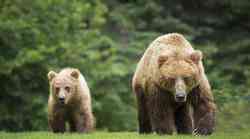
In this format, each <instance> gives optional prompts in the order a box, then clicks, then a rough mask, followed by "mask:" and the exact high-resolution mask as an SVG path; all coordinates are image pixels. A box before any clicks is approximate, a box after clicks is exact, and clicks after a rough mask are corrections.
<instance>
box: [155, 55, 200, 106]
mask: <svg viewBox="0 0 250 139" xmlns="http://www.w3.org/2000/svg"><path fill="white" fill-rule="evenodd" d="M201 59H202V53H201V51H194V52H193V53H191V54H190V55H188V56H186V57H181V58H179V57H177V56H166V55H161V56H159V58H158V66H159V71H160V76H161V78H160V86H161V87H162V88H164V89H165V90H167V91H169V92H171V93H172V94H173V95H174V98H175V101H176V102H185V101H186V99H187V95H188V93H189V92H190V91H191V90H192V89H193V88H194V87H196V86H197V85H198V83H199V78H200V69H199V68H198V64H199V63H200V61H201Z"/></svg>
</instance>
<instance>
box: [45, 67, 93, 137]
mask: <svg viewBox="0 0 250 139" xmlns="http://www.w3.org/2000/svg"><path fill="white" fill-rule="evenodd" d="M48 79H49V83H50V95H49V100H48V123H49V127H50V129H51V130H52V131H53V132H65V130H66V128H65V124H66V122H68V123H69V128H70V132H79V133H82V132H90V131H92V130H93V129H94V116H93V114H92V107H91V96H90V91H89V88H88V86H87V83H86V81H85V79H84V77H83V75H82V74H81V73H80V71H79V70H78V69H73V68H65V69H63V70H61V71H60V72H59V73H56V72H54V71H50V72H49V73H48Z"/></svg>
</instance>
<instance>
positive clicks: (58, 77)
mask: <svg viewBox="0 0 250 139" xmlns="http://www.w3.org/2000/svg"><path fill="white" fill-rule="evenodd" d="M79 76H80V71H79V70H78V69H64V70H62V71H61V72H59V73H56V72H54V71H50V72H49V73H48V79H49V82H50V93H52V94H51V95H52V96H53V98H54V99H55V101H56V102H58V103H60V104H65V105H66V104H70V103H71V101H72V100H74V99H73V98H74V97H77V94H76V93H77V87H78V84H79V80H78V78H79Z"/></svg>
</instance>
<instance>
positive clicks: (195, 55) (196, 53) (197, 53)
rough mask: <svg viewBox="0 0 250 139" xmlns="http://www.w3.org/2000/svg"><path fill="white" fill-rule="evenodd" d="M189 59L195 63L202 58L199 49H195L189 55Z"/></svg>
mask: <svg viewBox="0 0 250 139" xmlns="http://www.w3.org/2000/svg"><path fill="white" fill-rule="evenodd" d="M190 58H191V60H192V61H193V62H194V63H195V64H198V63H199V61H201V60H202V52H201V51H199V50H195V51H194V52H193V53H192V54H191V55H190Z"/></svg>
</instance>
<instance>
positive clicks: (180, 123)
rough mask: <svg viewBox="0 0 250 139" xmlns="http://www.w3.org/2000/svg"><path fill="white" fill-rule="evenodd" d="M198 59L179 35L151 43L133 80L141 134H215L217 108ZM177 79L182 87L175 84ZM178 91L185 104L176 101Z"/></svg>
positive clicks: (199, 58) (197, 52)
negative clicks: (184, 99) (176, 91)
mask: <svg viewBox="0 0 250 139" xmlns="http://www.w3.org/2000/svg"><path fill="white" fill-rule="evenodd" d="M201 59H202V53H201V52H200V51H198V50H194V49H193V48H192V46H191V45H190V43H189V42H188V41H187V40H186V39H185V38H184V37H183V36H182V35H180V34H178V33H170V34H167V35H163V36H160V37H158V38H157V39H156V40H154V41H153V42H152V43H151V44H150V46H149V47H148V48H147V50H146V51H145V53H144V55H143V57H142V58H141V60H140V62H139V63H138V65H137V68H136V71H135V74H134V77H133V81H132V86H133V91H134V93H135V95H136V98H137V103H138V104H137V105H138V121H139V132H140V133H151V132H153V131H155V132H157V133H159V134H173V132H174V131H176V132H177V133H180V134H191V133H192V132H193V133H194V134H200V135H209V134H211V133H212V132H213V131H214V127H215V111H216V106H215V103H214V99H213V95H212V92H211V89H210V85H209V82H208V80H207V77H206V75H205V73H204V68H203V64H202V61H201ZM177 77H178V80H179V78H180V81H181V82H180V83H182V86H178V85H176V82H177ZM178 88H180V90H185V91H186V92H187V97H186V101H185V102H176V100H175V98H174V94H175V90H178Z"/></svg>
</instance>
